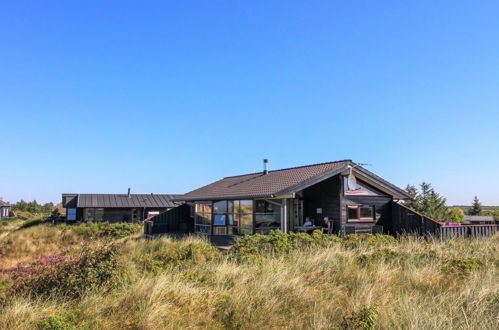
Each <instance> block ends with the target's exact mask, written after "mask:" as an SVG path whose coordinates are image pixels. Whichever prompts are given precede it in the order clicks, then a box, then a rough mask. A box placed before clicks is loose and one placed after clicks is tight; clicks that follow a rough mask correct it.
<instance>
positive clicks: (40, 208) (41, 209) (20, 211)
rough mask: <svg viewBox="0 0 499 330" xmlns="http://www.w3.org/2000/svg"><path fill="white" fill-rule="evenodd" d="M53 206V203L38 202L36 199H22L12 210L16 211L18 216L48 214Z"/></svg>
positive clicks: (28, 216) (29, 216)
mask: <svg viewBox="0 0 499 330" xmlns="http://www.w3.org/2000/svg"><path fill="white" fill-rule="evenodd" d="M53 208H54V204H53V203H45V204H38V202H37V201H36V200H34V201H31V202H25V201H24V200H21V201H19V202H17V203H16V204H13V205H12V211H14V213H15V214H16V215H17V216H21V217H24V218H31V217H35V216H48V215H50V213H51V212H52V209H53Z"/></svg>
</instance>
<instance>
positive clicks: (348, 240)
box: [342, 234, 397, 248]
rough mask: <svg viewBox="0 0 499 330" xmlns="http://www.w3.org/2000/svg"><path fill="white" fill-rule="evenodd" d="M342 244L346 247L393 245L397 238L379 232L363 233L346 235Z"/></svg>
mask: <svg viewBox="0 0 499 330" xmlns="http://www.w3.org/2000/svg"><path fill="white" fill-rule="evenodd" d="M342 243H343V246H345V247H347V248H357V247H362V246H365V247H383V246H390V245H395V244H396V243H397V240H396V239H395V237H393V236H390V235H381V234H374V235H372V234H363V235H357V234H352V235H347V236H345V237H344V238H343V241H342Z"/></svg>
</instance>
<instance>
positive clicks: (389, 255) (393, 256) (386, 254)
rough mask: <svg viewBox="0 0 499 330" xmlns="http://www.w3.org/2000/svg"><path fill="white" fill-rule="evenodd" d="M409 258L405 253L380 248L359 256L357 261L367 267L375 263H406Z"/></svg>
mask: <svg viewBox="0 0 499 330" xmlns="http://www.w3.org/2000/svg"><path fill="white" fill-rule="evenodd" d="M409 258H410V255H409V254H407V253H404V252H399V251H394V250H390V249H387V248H382V249H380V250H376V251H374V252H371V253H363V254H360V255H359V256H358V257H357V261H358V262H359V263H360V264H361V265H363V266H367V265H370V264H373V263H377V262H388V263H400V262H405V261H407V260H408V259H409Z"/></svg>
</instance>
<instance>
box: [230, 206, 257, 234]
mask: <svg viewBox="0 0 499 330" xmlns="http://www.w3.org/2000/svg"><path fill="white" fill-rule="evenodd" d="M231 203H232V205H233V208H234V217H233V225H232V226H231V227H229V232H230V234H239V235H247V234H253V201H252V200H240V201H231ZM230 221H231V217H229V225H230Z"/></svg>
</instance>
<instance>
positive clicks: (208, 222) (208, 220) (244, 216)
mask: <svg viewBox="0 0 499 330" xmlns="http://www.w3.org/2000/svg"><path fill="white" fill-rule="evenodd" d="M211 205H213V208H212V207H211ZM195 210H196V217H195V221H196V222H195V227H196V228H195V230H196V232H198V233H203V234H213V235H239V234H252V233H253V201H251V200H236V201H232V200H229V201H228V200H223V201H216V202H213V204H211V202H196V206H195ZM212 228H213V229H212Z"/></svg>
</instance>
